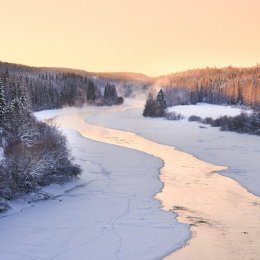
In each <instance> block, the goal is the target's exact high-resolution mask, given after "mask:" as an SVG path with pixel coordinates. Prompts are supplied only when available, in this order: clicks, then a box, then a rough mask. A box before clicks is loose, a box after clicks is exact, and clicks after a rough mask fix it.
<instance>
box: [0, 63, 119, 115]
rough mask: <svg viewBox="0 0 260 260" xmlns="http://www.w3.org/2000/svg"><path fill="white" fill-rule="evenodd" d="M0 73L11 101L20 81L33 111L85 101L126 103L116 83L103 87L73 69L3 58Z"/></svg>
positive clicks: (7, 97)
mask: <svg viewBox="0 0 260 260" xmlns="http://www.w3.org/2000/svg"><path fill="white" fill-rule="evenodd" d="M0 76H1V78H2V81H3V84H4V86H5V95H6V99H7V101H9V100H10V99H11V92H12V88H13V87H14V86H15V85H17V84H19V86H20V88H22V91H23V93H25V96H26V98H27V100H28V102H29V104H30V106H31V109H32V110H33V111H38V110H43V109H53V108H61V107H63V106H82V105H83V104H85V103H88V104H96V105H113V104H121V103H123V98H122V97H119V96H118V94H117V90H116V87H115V85H113V84H108V83H107V84H105V85H104V86H102V87H100V86H98V85H97V84H95V83H94V81H93V80H92V79H91V78H89V77H87V76H84V75H80V74H76V73H72V72H58V71H54V70H51V69H40V68H33V67H27V66H22V65H16V64H10V63H1V62H0Z"/></svg>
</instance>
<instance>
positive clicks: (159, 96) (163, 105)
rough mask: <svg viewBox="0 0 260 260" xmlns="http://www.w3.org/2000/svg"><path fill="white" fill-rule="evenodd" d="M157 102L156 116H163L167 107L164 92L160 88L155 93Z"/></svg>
mask: <svg viewBox="0 0 260 260" xmlns="http://www.w3.org/2000/svg"><path fill="white" fill-rule="evenodd" d="M156 100H157V103H158V106H159V115H158V116H164V115H165V109H166V108H167V101H166V98H165V94H164V92H163V90H162V89H160V91H159V92H158V94H157V98H156Z"/></svg>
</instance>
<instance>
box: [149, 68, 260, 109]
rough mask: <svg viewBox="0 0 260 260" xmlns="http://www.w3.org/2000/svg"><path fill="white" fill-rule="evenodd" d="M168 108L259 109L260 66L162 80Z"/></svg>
mask: <svg viewBox="0 0 260 260" xmlns="http://www.w3.org/2000/svg"><path fill="white" fill-rule="evenodd" d="M154 85H155V86H159V87H160V88H164V91H165V95H166V97H167V101H168V105H169V106H172V105H179V104H189V103H191V104H195V103H197V102H207V103H212V104H231V105H232V104H233V105H236V104H239V105H246V106H252V107H256V108H257V107H260V66H255V67H252V68H233V67H228V68H223V69H215V68H206V69H198V70H190V71H187V72H183V73H176V74H172V75H168V76H163V77H159V78H157V79H156V80H155V82H154Z"/></svg>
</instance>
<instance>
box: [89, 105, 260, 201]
mask: <svg viewBox="0 0 260 260" xmlns="http://www.w3.org/2000/svg"><path fill="white" fill-rule="evenodd" d="M189 107H190V111H189ZM212 107H214V109H211V108H212ZM193 108H194V106H179V107H177V109H178V110H177V111H178V112H179V113H181V114H185V115H186V116H189V115H198V116H202V117H207V116H213V114H212V113H211V111H214V115H215V116H217V115H223V111H225V114H226V115H232V114H233V115H236V114H239V113H240V111H239V110H240V109H237V108H232V107H228V106H224V107H223V106H218V105H209V104H200V105H198V108H197V109H196V110H194V109H193ZM218 109H219V112H217V110H218ZM142 111H143V108H142V109H140V108H139V109H134V108H132V109H129V110H128V111H125V112H113V113H102V114H98V115H96V116H95V117H88V118H87V122H89V123H91V124H96V125H100V126H104V127H109V128H115V129H119V130H124V131H129V132H134V133H136V134H138V135H140V136H143V137H144V138H146V139H149V140H152V141H154V142H157V143H161V144H165V145H170V146H173V147H176V148H177V149H178V150H181V151H184V152H187V153H190V154H192V155H194V156H196V157H198V158H200V159H202V160H204V161H207V162H210V163H213V164H216V165H223V166H227V167H228V169H227V170H225V171H221V172H220V173H221V174H223V175H225V176H228V177H230V178H233V179H234V180H236V181H238V182H239V183H240V184H241V185H242V186H244V187H245V188H246V189H247V190H248V191H250V192H252V193H254V194H255V195H257V196H260V170H259V158H260V137H259V136H253V135H248V134H238V133H234V132H224V131H220V130H219V128H215V127H211V126H209V125H203V124H199V123H197V122H188V121H187V120H180V121H168V120H165V119H162V118H145V117H143V116H142ZM184 111H185V112H184Z"/></svg>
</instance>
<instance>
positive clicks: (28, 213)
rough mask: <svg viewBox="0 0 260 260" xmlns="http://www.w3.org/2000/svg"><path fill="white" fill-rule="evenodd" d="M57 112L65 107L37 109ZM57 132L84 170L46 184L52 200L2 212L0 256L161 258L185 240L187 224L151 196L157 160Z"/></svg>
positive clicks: (17, 204) (156, 186)
mask: <svg viewBox="0 0 260 260" xmlns="http://www.w3.org/2000/svg"><path fill="white" fill-rule="evenodd" d="M67 112H68V111H67ZM58 113H64V110H60V111H58V110H56V111H46V112H39V113H37V114H36V116H37V117H38V118H39V117H41V118H42V119H44V118H48V117H52V116H54V115H57V114H58ZM63 132H64V133H65V135H66V136H67V138H68V141H69V144H70V147H71V149H72V153H73V155H74V156H75V158H76V162H77V163H78V164H80V166H81V167H82V169H83V174H82V175H81V177H80V179H79V180H77V181H75V182H72V183H68V184H66V185H62V186H60V185H50V186H49V187H46V188H45V189H44V190H43V192H48V193H49V194H51V195H52V199H50V200H45V201H38V202H34V201H30V203H28V198H27V197H25V198H22V199H20V200H17V201H14V202H13V203H12V207H13V209H12V210H10V211H8V212H7V213H6V214H2V215H0V230H1V234H0V259H3V260H24V259H37V260H51V259H57V260H58V259H60V260H61V259H62V260H72V259H77V260H85V259H89V260H103V259H106V260H114V259H122V260H128V259H129V260H133V259H135V260H138V259H140V260H146V259H147V260H148V259H161V258H162V257H163V256H166V255H168V254H169V253H170V252H172V251H173V250H175V249H176V248H179V247H181V246H182V245H183V244H185V242H186V240H187V239H188V238H189V237H190V231H189V227H188V226H187V225H185V224H180V223H178V222H177V221H176V219H175V217H176V216H175V214H173V213H171V212H165V211H162V210H161V209H160V202H159V201H157V200H155V199H153V196H154V194H155V193H157V192H159V191H160V189H161V188H162V183H161V182H160V180H159V178H158V174H159V168H160V167H161V166H162V161H161V160H159V159H157V158H155V157H152V156H150V155H147V154H144V153H141V152H138V151H135V150H129V149H125V148H120V147H117V146H113V145H108V144H104V143H99V142H96V141H92V140H89V139H87V138H83V137H82V136H81V135H80V134H79V133H77V132H75V131H72V130H68V129H63Z"/></svg>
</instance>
